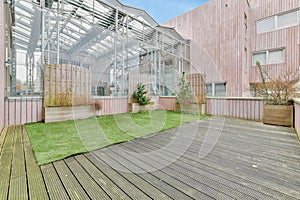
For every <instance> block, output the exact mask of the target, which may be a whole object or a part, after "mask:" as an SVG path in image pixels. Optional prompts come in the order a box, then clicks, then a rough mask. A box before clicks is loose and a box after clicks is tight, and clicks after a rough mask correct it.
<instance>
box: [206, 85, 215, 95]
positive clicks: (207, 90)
mask: <svg viewBox="0 0 300 200" xmlns="http://www.w3.org/2000/svg"><path fill="white" fill-rule="evenodd" d="M206 96H213V93H212V84H206Z"/></svg>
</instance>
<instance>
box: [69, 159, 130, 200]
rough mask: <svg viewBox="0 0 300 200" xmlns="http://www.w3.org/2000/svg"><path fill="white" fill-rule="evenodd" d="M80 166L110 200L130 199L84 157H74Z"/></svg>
mask: <svg viewBox="0 0 300 200" xmlns="http://www.w3.org/2000/svg"><path fill="white" fill-rule="evenodd" d="M75 159H76V160H77V161H78V162H79V163H80V165H81V166H82V167H83V168H84V169H86V171H87V173H89V175H90V176H91V177H93V179H94V180H95V181H96V182H97V183H98V184H99V185H100V186H101V187H102V188H103V190H104V191H105V192H106V193H107V194H108V195H109V196H110V198H111V199H131V198H130V197H129V196H128V195H127V194H126V193H125V192H123V190H121V189H120V188H119V187H118V186H117V185H116V184H114V182H113V181H112V180H110V179H109V177H107V176H106V175H105V174H103V173H102V172H101V171H100V170H98V169H97V167H96V166H95V165H93V164H92V163H91V162H90V161H89V160H88V159H87V158H86V157H85V156H84V155H78V156H75Z"/></svg>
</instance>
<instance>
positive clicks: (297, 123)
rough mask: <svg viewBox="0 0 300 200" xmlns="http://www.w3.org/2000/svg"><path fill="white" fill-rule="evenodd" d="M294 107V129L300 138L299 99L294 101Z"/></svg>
mask: <svg viewBox="0 0 300 200" xmlns="http://www.w3.org/2000/svg"><path fill="white" fill-rule="evenodd" d="M294 107H295V129H296V132H297V134H298V138H299V140H300V101H297V102H295V103H294Z"/></svg>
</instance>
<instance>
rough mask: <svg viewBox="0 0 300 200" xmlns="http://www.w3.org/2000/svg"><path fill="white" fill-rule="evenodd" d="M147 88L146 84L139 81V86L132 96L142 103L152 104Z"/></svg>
mask: <svg viewBox="0 0 300 200" xmlns="http://www.w3.org/2000/svg"><path fill="white" fill-rule="evenodd" d="M146 94H147V90H146V89H145V85H143V84H142V83H139V84H138V86H137V90H136V91H134V92H133V94H132V97H133V98H134V99H136V100H137V102H138V103H139V104H140V105H147V104H150V100H151V98H149V97H147V96H146Z"/></svg>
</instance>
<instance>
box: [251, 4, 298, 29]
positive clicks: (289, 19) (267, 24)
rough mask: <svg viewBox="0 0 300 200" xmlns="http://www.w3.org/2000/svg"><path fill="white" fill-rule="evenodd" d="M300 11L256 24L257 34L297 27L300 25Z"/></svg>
mask: <svg viewBox="0 0 300 200" xmlns="http://www.w3.org/2000/svg"><path fill="white" fill-rule="evenodd" d="M298 18H300V10H299V9H298V10H293V11H290V12H289V13H286V14H282V15H275V16H272V17H268V18H265V19H261V20H258V21H257V22H256V29H257V34H261V33H267V32H270V31H274V30H278V29H282V28H287V27H291V26H296V25H298V24H300V19H298Z"/></svg>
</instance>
